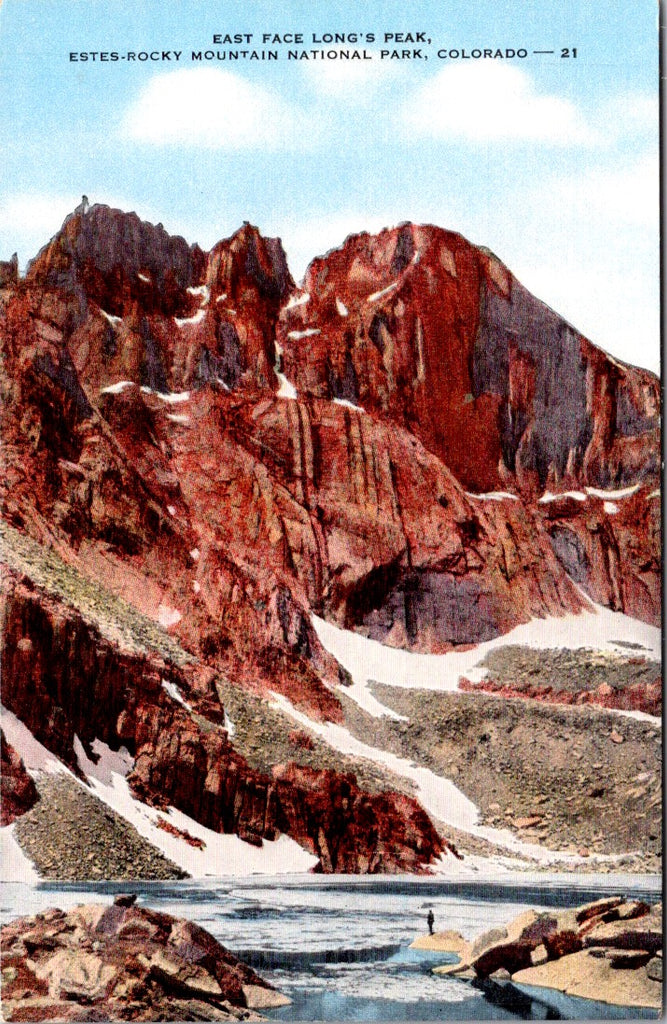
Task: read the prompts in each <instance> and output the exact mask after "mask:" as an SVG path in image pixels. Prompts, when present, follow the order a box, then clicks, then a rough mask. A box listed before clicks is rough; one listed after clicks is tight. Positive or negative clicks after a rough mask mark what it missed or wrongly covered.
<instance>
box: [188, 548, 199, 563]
mask: <svg viewBox="0 0 667 1024" xmlns="http://www.w3.org/2000/svg"><path fill="white" fill-rule="evenodd" d="M190 558H191V559H192V561H193V562H198V561H199V548H193V549H192V551H191V552H190Z"/></svg>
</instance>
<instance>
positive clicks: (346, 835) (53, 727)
mask: <svg viewBox="0 0 667 1024" xmlns="http://www.w3.org/2000/svg"><path fill="white" fill-rule="evenodd" d="M4 585H5V588H6V590H7V593H6V594H5V603H4V616H3V642H4V648H3V652H2V656H3V665H4V673H5V683H4V686H3V701H4V703H5V706H6V707H7V708H8V710H10V711H13V712H14V713H15V714H16V715H17V716H18V717H19V718H21V720H22V721H23V722H24V723H25V724H26V725H27V726H28V728H29V729H30V731H31V732H32V733H33V735H35V736H36V737H37V739H38V740H39V741H40V742H41V743H43V744H44V746H45V747H46V748H47V749H48V750H50V751H52V752H53V753H54V754H56V755H57V756H58V757H59V758H60V759H61V760H62V761H64V762H65V763H66V764H68V765H69V766H70V768H71V769H72V770H73V771H75V772H79V771H80V769H79V762H78V759H77V755H76V745H75V738H76V739H77V740H78V741H79V742H80V743H81V744H82V746H83V748H84V750H85V751H86V753H87V756H89V757H93V758H94V753H92V744H93V741H94V740H95V739H98V740H101V741H102V742H103V743H105V744H107V745H108V746H109V747H110V748H111V749H112V750H118V749H119V747H120V746H124V747H125V748H126V749H127V750H128V751H129V753H130V754H131V755H132V756H133V758H134V767H133V770H132V772H131V774H130V776H129V782H130V785H131V787H132V789H133V791H134V793H135V794H136V796H137V797H139V798H140V799H142V800H144V801H146V802H147V803H150V804H153V805H155V806H159V807H165V808H166V807H168V806H170V805H173V806H175V807H177V808H178V809H179V810H181V811H184V812H185V813H186V814H188V815H190V816H191V817H193V818H195V819H196V820H197V821H199V822H201V823H202V824H204V825H206V826H207V827H209V828H211V829H213V830H214V831H217V832H225V833H232V834H236V835H238V836H240V837H241V838H242V839H245V840H246V841H248V842H253V843H255V844H259V845H261V842H262V840H263V839H276V838H277V837H278V836H279V835H280V834H281V833H287V834H288V835H290V836H292V838H294V839H295V840H296V841H297V842H298V843H300V844H301V845H302V846H303V847H304V848H305V849H307V850H308V851H309V852H311V853H313V854H315V856H317V857H318V859H319V870H322V871H334V872H350V873H377V872H397V871H406V870H407V871H415V872H418V871H421V870H423V869H425V867H426V865H428V864H429V863H430V862H431V861H432V860H434V859H436V858H437V857H439V856H440V855H441V854H442V853H443V852H444V851H445V850H446V849H447V845H446V844H445V843H443V842H442V841H441V840H440V838H439V836H438V834H437V832H436V830H435V828H434V827H433V825H432V823H431V821H430V819H429V818H428V816H427V815H426V814H425V812H424V811H423V810H422V808H421V807H420V806H419V804H418V803H417V802H416V801H415V800H414V799H412V798H409V797H405V796H403V795H402V794H399V793H393V792H386V793H380V794H370V793H367V792H365V791H364V790H363V789H361V788H360V787H359V786H358V785H357V782H356V779H355V777H354V776H353V775H350V774H345V775H343V774H340V773H338V772H335V771H331V770H327V771H325V770H322V771H318V770H314V769H307V768H299V767H297V766H296V765H290V764H287V765H281V766H277V767H276V768H275V769H274V771H273V774H272V775H267V774H266V773H262V772H259V771H255V770H253V769H252V768H250V766H249V765H248V764H247V762H246V761H245V760H244V758H243V757H241V756H240V755H239V754H238V753H237V752H236V751H235V750H234V749H233V746H232V743H231V742H230V739H229V736H228V732H227V728H226V727H225V725H224V708H223V707H222V705H221V704H220V701H219V699H218V697H217V691H216V688H215V676H214V673H213V672H212V671H211V670H206V669H204V668H201V667H200V666H197V665H194V664H192V663H186V664H185V665H183V666H182V667H179V666H178V665H176V664H174V663H173V662H169V661H166V660H165V659H164V658H161V657H160V656H159V655H158V654H157V653H151V654H148V653H144V654H139V653H131V652H128V651H123V650H120V649H119V648H118V646H117V644H115V643H113V642H112V641H111V640H109V639H107V638H106V637H104V636H102V635H101V633H100V631H99V629H98V628H97V627H95V626H93V625H91V624H90V623H88V622H86V621H84V620H83V618H82V617H81V615H79V614H77V613H76V612H75V611H74V609H72V608H71V607H70V606H68V605H66V604H64V603H63V602H61V601H57V600H55V599H54V598H53V597H49V596H47V595H46V594H44V593H43V592H41V591H37V590H35V589H34V588H31V587H29V586H28V585H27V584H26V583H25V581H22V580H20V579H18V578H17V577H16V576H15V575H14V574H6V576H5V578H4ZM174 695H175V696H174Z"/></svg>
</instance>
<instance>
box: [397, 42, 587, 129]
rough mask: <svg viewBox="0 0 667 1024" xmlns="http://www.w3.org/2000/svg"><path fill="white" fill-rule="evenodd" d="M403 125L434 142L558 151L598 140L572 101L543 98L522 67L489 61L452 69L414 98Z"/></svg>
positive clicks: (405, 113) (459, 65)
mask: <svg viewBox="0 0 667 1024" xmlns="http://www.w3.org/2000/svg"><path fill="white" fill-rule="evenodd" d="M402 120H403V122H404V124H405V125H406V127H407V128H409V129H411V130H412V131H415V132H417V133H418V134H420V135H422V136H427V137H428V136H430V137H432V138H435V139H459V140H464V141H468V142H476V143H484V144H486V143H489V142H498V141H503V140H507V141H517V142H519V141H527V142H543V143H548V144H551V145H557V146H567V145H574V144H576V145H582V144H584V145H586V144H591V143H593V142H596V141H598V139H597V133H596V132H593V131H592V130H591V129H590V128H589V127H588V126H587V125H586V123H585V121H584V119H583V117H582V116H581V114H580V113H579V112H578V110H577V108H576V107H575V106H574V105H573V104H572V103H570V101H569V100H567V99H563V98H561V97H559V96H553V95H547V94H542V93H538V92H537V90H536V89H535V86H534V84H533V81H532V79H531V77H530V76H529V75H528V74H527V73H526V72H525V71H524V70H523V69H522V68H519V67H515V66H512V65H509V64H500V63H497V62H489V61H487V62H470V63H466V64H448V65H447V66H446V67H444V68H443V69H442V70H441V71H439V72H438V73H437V74H436V75H435V76H434V77H433V78H431V79H430V80H429V81H428V82H427V83H426V84H425V85H424V86H422V87H421V88H420V89H418V90H417V92H416V93H415V94H413V96H412V97H411V98H410V100H409V102H407V103H406V104H405V106H404V107H403V110H402Z"/></svg>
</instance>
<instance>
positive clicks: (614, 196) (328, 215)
mask: <svg viewBox="0 0 667 1024" xmlns="http://www.w3.org/2000/svg"><path fill="white" fill-rule="evenodd" d="M237 32H238V33H252V36H253V38H252V40H251V42H250V43H249V44H245V43H244V44H243V45H238V46H237V45H231V46H229V45H224V44H222V45H216V44H214V43H213V36H214V34H224V33H237ZM290 32H293V33H294V32H301V33H303V37H304V41H303V43H301V44H298V43H297V44H294V45H289V44H276V45H270V44H268V43H263V42H262V35H263V34H264V33H278V34H279V35H281V36H283V35H285V34H286V33H290ZM325 32H342V33H346V34H349V33H353V32H357V33H360V34H362V33H367V32H372V33H374V34H375V36H376V42H375V43H373V44H366V43H365V42H363V41H359V42H357V43H356V45H355V44H354V43H350V44H349V45H343V46H340V47H338V48H337V47H336V46H335V45H333V44H331V45H327V44H320V43H314V42H313V41H312V35H313V33H314V34H315V35H316V36H318V37H321V36H322V34H323V33H325ZM385 32H388V33H392V32H393V33H399V32H402V33H412V34H413V35H415V34H416V33H417V32H424V33H425V34H426V37H427V38H428V39H430V40H431V43H430V45H429V44H426V45H422V44H420V43H416V44H413V43H411V42H405V43H395V42H388V43H385V42H384V33H385ZM657 39H658V31H657V5H656V3H655V0H635V2H634V3H632V4H628V3H627V0H596V2H593V0H572V2H568V0H540V2H533V0H515V2H513V3H511V2H509V0H505V2H504V3H502V4H500V3H498V2H497V0H494V2H491V0H475V2H474V3H471V2H470V0H449V2H446V3H445V2H443V0H440V2H437V3H432V2H426V0H411V2H410V3H406V2H405V0H402V2H396V0H382V2H380V0H368V2H366V3H365V4H363V5H361V4H359V3H358V2H352V0H345V2H343V0H338V2H333V0H332V2H322V3H317V2H314V0H311V2H309V3H302V2H298V0H281V2H280V3H276V2H275V0H274V2H271V3H269V2H264V0H255V2H250V0H244V2H239V0H225V2H221V0H208V2H206V3H204V2H201V0H198V2H195V0H170V2H168V3H167V2H164V0H122V2H120V0H4V4H2V6H1V7H0V62H1V63H0V74H1V79H0V85H1V89H2V95H3V97H4V98H5V99H4V101H3V103H2V104H0V140H1V141H2V148H3V184H2V186H0V256H2V257H5V258H6V257H8V256H9V255H10V254H11V253H12V252H13V251H14V250H18V252H19V256H20V259H21V261H22V263H25V261H26V260H27V259H29V258H30V257H31V256H32V255H34V254H35V253H36V251H37V250H38V249H39V247H40V246H41V245H42V244H43V243H44V242H46V241H47V240H48V238H49V237H50V236H51V235H52V234H53V233H54V231H56V230H57V228H58V227H59V225H60V223H61V222H62V220H63V219H64V217H65V215H66V214H67V212H68V211H69V210H71V209H72V208H73V207H74V206H75V205H76V204H77V203H78V202H79V200H80V197H81V195H82V193H84V192H85V193H86V194H87V195H88V196H89V198H90V200H91V201H92V202H107V203H111V204H112V205H119V206H121V207H123V208H124V209H128V210H129V209H134V210H136V211H137V213H139V214H140V216H143V217H145V218H146V219H149V220H153V221H162V222H163V223H164V225H165V227H166V228H167V229H168V230H170V231H173V232H177V233H181V234H183V235H185V237H186V238H188V239H189V240H190V241H198V242H199V243H200V244H201V245H202V246H204V247H209V246H211V245H212V244H213V243H214V242H215V241H217V240H218V239H219V238H222V237H225V236H228V235H230V234H231V233H232V232H233V231H235V230H236V228H237V227H239V226H240V224H241V222H242V221H244V220H250V221H251V222H253V223H255V224H257V225H258V226H259V228H260V229H261V230H262V231H263V232H264V233H266V234H272V235H279V236H280V237H281V238H282V239H283V244H284V245H285V248H286V250H287V253H288V258H289V261H290V265H291V267H292V270H293V273H294V275H295V276H296V277H297V278H298V277H300V276H301V274H302V273H303V271H304V269H305V265H306V263H307V262H308V260H309V258H311V257H312V256H315V255H318V254H320V253H322V252H325V251H326V250H327V249H329V248H331V247H332V246H335V245H338V244H340V243H341V242H342V241H343V240H344V238H345V237H346V235H347V234H348V233H350V232H351V231H358V230H365V229H366V230H378V229H380V228H382V227H384V226H387V225H391V224H395V223H399V222H401V221H404V220H413V221H416V222H430V223H436V224H440V225H442V226H444V227H447V228H451V229H453V230H457V231H460V232H461V233H462V234H464V235H465V236H466V237H467V238H469V239H470V240H471V241H473V242H476V243H478V244H481V245H486V246H488V247H490V248H491V249H493V250H494V252H496V253H497V254H498V255H499V256H500V257H501V259H503V260H504V261H505V262H506V263H507V264H508V266H509V267H510V269H511V270H512V271H513V272H514V273H515V274H516V275H517V276H518V277H519V279H520V280H521V281H522V282H523V283H524V284H525V285H526V286H527V287H528V288H530V289H531V290H532V291H533V292H535V294H537V295H538V296H539V297H540V298H542V299H544V300H545V301H546V302H548V303H549V305H551V306H553V307H554V308H555V309H557V310H558V311H559V312H560V313H562V314H563V315H564V316H566V317H567V318H568V319H569V320H570V321H571V322H572V323H573V324H574V325H575V326H576V327H578V328H579V329H580V330H582V331H583V332H584V333H585V334H586V335H587V336H588V337H590V338H591V340H592V341H594V342H596V343H597V344H600V345H601V346H602V347H603V348H605V349H607V350H608V351H610V352H612V353H613V354H615V355H617V356H619V357H620V358H622V359H626V360H628V361H630V362H633V363H638V364H641V365H644V366H649V367H650V368H652V369H657V366H658V359H659V285H658V281H659V253H658V111H657V95H658V45H657ZM506 48H511V49H514V50H519V49H520V48H525V49H526V50H527V51H528V56H527V57H526V58H523V59H520V58H515V59H493V58H487V59H485V58H479V59H474V58H472V57H471V58H469V59H463V58H462V57H460V56H459V57H458V58H457V57H455V56H452V55H451V54H452V51H455V52H457V51H458V52H459V54H460V53H461V52H462V51H464V50H465V51H466V52H468V53H471V52H472V51H473V50H476V49H480V50H482V51H483V50H484V49H491V50H492V51H494V52H495V51H496V50H497V49H501V50H503V51H504V50H505V49H506ZM562 48H568V49H569V50H570V52H571V51H572V50H573V49H574V48H576V50H577V56H576V57H573V56H570V57H569V58H561V57H560V52H561V49H562ZM207 49H208V50H214V51H218V50H220V51H226V50H229V49H232V50H240V49H247V50H256V51H260V50H262V49H264V50H267V49H274V50H275V49H277V50H278V52H279V60H278V61H265V62H261V61H248V60H246V61H242V60H239V61H237V62H233V63H230V62H229V61H224V62H223V61H217V60H216V61H210V62H204V61H202V62H201V63H199V62H193V61H192V60H191V53H192V51H193V50H195V51H198V50H207ZM322 49H324V50H326V51H330V50H336V49H348V50H354V49H357V50H364V49H365V50H366V51H367V52H368V53H370V54H371V55H372V59H370V60H364V61H347V62H344V61H343V60H342V59H341V58H338V59H331V60H322V59H319V58H313V59H310V60H298V61H294V60H292V61H290V60H287V59H286V56H287V51H288V50H297V51H299V52H301V51H303V50H306V51H311V50H322ZM382 49H387V50H389V51H390V52H391V51H392V50H394V49H399V50H413V49H417V50H421V52H422V56H424V55H428V59H410V60H392V59H384V60H382V59H380V51H381V50H382ZM536 49H537V50H541V49H543V50H548V49H553V50H555V53H554V54H553V55H549V54H544V55H535V54H534V53H533V50H536ZM162 50H165V51H170V52H171V53H172V60H171V61H159V62H156V61H145V62H139V61H138V60H135V61H127V60H125V61H121V60H119V61H117V62H111V61H109V62H105V63H101V62H99V61H96V62H92V61H88V62H86V63H84V62H81V61H76V62H73V61H70V60H69V54H70V52H75V53H81V52H84V51H85V52H89V51H104V52H110V51H116V52H118V53H119V54H120V55H124V54H127V53H132V52H134V53H139V52H144V51H146V52H155V51H160V52H161V51H162ZM175 51H181V58H180V60H179V61H178V62H176V61H175V59H174V57H173V54H174V52H175ZM439 51H441V52H444V53H446V54H447V56H445V57H439V56H438V52H439Z"/></svg>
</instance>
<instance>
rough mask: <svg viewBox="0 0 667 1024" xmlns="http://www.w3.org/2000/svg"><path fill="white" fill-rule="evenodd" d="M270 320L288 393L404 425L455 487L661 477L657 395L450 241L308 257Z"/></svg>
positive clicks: (403, 235) (422, 239) (409, 241)
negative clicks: (292, 291)
mask: <svg viewBox="0 0 667 1024" xmlns="http://www.w3.org/2000/svg"><path fill="white" fill-rule="evenodd" d="M304 291H305V293H306V294H307V295H308V299H307V301H306V299H305V296H304V299H303V301H302V303H301V304H299V305H292V306H291V307H289V308H286V309H285V310H284V311H283V313H282V315H281V332H280V339H279V340H280V344H281V346H282V348H283V366H284V372H285V374H286V376H287V377H288V378H289V380H290V381H292V382H293V383H294V385H295V386H296V388H297V390H298V391H299V392H302V391H306V392H309V393H311V394H315V395H318V396H320V397H326V398H329V399H334V398H339V399H345V400H348V401H351V402H354V403H356V404H359V405H362V406H363V407H364V408H365V409H366V410H367V411H368V412H370V413H373V414H374V415H381V416H383V417H389V418H391V419H392V420H393V421H394V422H398V423H400V424H401V425H405V426H407V427H408V428H409V429H410V430H411V431H412V432H413V433H414V434H415V435H416V436H417V437H419V438H420V439H421V440H422V441H423V443H424V444H425V446H426V447H427V448H428V449H429V450H430V451H433V452H434V453H435V454H437V455H438V457H439V458H441V459H442V461H443V462H445V464H446V465H447V466H449V468H450V469H451V470H452V471H453V472H454V474H455V475H456V476H457V478H458V479H459V480H461V481H462V482H463V483H464V484H465V486H466V487H468V488H469V489H471V490H476V491H490V490H493V489H494V488H497V487H499V486H503V485H504V486H507V485H508V484H509V485H510V486H513V487H517V488H518V489H519V490H521V491H522V492H526V493H540V492H541V490H543V489H544V488H545V487H559V488H562V487H563V486H564V485H567V486H571V485H573V484H575V483H579V484H590V485H592V486H596V487H611V486H622V485H625V484H628V483H634V482H645V481H657V479H658V457H657V448H656V447H655V445H656V439H657V433H656V431H657V430H658V419H657V416H658V409H659V393H658V382H657V379H656V378H655V377H654V376H653V375H652V374H650V373H647V372H646V371H642V370H636V369H633V368H632V367H629V366H626V365H624V364H621V363H618V362H617V361H615V360H612V359H610V358H609V357H608V356H606V355H605V354H604V353H603V352H601V351H600V350H598V349H596V348H594V346H592V345H591V344H590V343H589V342H588V341H587V340H586V339H584V338H583V337H582V336H581V335H580V334H578V333H577V331H576V330H575V329H574V328H572V327H571V326H570V325H569V324H567V323H566V322H565V321H564V320H562V319H561V318H560V317H559V316H558V315H557V314H556V313H554V312H553V311H552V310H551V309H549V308H548V307H547V306H545V305H544V304H543V303H541V302H539V300H537V299H536V298H534V297H533V296H532V295H530V293H528V292H527V291H526V290H525V289H524V288H523V287H522V286H521V285H520V283H519V282H518V281H517V280H516V279H515V278H514V277H513V276H512V274H511V273H510V271H509V270H508V269H507V267H505V266H504V265H503V264H502V263H501V262H500V260H499V259H498V258H497V257H496V256H495V255H494V254H493V253H490V252H489V251H488V250H485V249H482V248H477V247H475V246H473V245H471V244H470V243H469V242H467V241H466V240H465V239H464V238H462V237H461V236H460V235H457V234H455V233H453V232H450V231H444V230H442V229H440V228H436V227H432V226H417V225H413V224H403V225H401V226H400V227H398V228H394V229H392V230H388V231H383V232H381V233H380V234H379V235H377V236H370V235H368V234H360V235H352V236H350V237H349V238H348V239H347V241H346V242H345V244H344V245H343V246H342V247H341V248H340V249H337V250H334V251H333V252H330V253H328V254H327V255H326V256H324V257H321V258H318V259H316V260H314V261H313V262H312V263H311V265H310V267H309V268H308V271H307V273H306V277H305V280H304Z"/></svg>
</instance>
